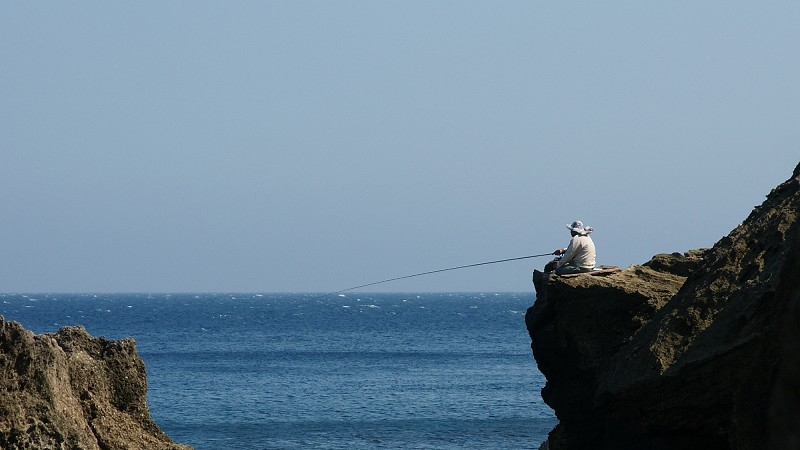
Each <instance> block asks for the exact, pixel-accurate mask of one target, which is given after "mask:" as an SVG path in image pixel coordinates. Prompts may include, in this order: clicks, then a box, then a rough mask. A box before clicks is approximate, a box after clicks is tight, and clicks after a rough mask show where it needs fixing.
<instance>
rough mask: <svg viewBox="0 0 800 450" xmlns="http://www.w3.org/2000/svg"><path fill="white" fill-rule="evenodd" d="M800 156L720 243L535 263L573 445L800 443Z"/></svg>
mask: <svg viewBox="0 0 800 450" xmlns="http://www.w3.org/2000/svg"><path fill="white" fill-rule="evenodd" d="M799 213H800V165H798V166H797V168H795V170H794V173H793V175H792V177H791V178H790V179H789V180H787V181H786V182H784V183H782V184H781V185H779V186H778V187H776V188H775V189H773V190H772V192H770V194H769V195H768V196H767V199H766V200H765V202H764V203H763V204H762V205H760V206H758V207H756V208H755V209H754V210H753V211H752V212H751V214H750V215H749V216H748V217H747V219H746V220H745V221H744V222H743V223H742V224H741V225H740V226H738V227H737V228H736V229H734V230H733V231H732V232H731V233H730V234H729V235H728V236H726V237H724V238H723V239H721V240H720V241H719V242H717V243H716V244H715V245H714V246H713V248H710V249H704V250H696V251H691V252H687V253H684V254H681V253H673V254H663V255H657V256H656V257H654V258H653V259H652V260H651V261H649V262H647V263H645V264H644V265H641V266H632V267H629V268H627V269H624V270H622V271H621V272H618V273H615V274H610V275H606V276H591V275H588V274H587V275H581V276H577V277H574V278H560V277H555V278H554V277H552V276H550V277H547V278H545V277H544V276H543V274H541V273H540V272H534V285H535V287H536V293H537V295H536V301H535V303H534V305H533V306H532V307H531V308H529V309H528V312H527V314H526V317H525V321H526V325H527V327H528V331H529V333H530V336H531V348H532V349H533V354H534V357H535V358H536V362H537V364H538V366H539V369H540V370H541V372H542V373H543V374H544V375H545V377H546V378H547V384H546V386H545V388H544V389H543V390H542V397H543V399H544V400H545V402H546V403H547V404H548V405H550V406H551V407H552V408H553V409H554V411H555V413H556V415H557V417H558V419H559V422H560V423H559V425H558V426H557V427H556V428H555V429H554V430H553V431H552V432H551V433H550V435H549V438H548V441H547V442H546V443H545V444H544V445H543V446H544V447H547V448H549V449H550V450H561V449H586V448H592V449H622V450H624V449H645V448H646V449H655V450H658V449H689V448H702V449H748V450H749V449H767V448H769V449H795V448H800V431H798V430H800V382H799V381H798V380H800V351H798V350H800V237H799V236H800V222H798V214H799Z"/></svg>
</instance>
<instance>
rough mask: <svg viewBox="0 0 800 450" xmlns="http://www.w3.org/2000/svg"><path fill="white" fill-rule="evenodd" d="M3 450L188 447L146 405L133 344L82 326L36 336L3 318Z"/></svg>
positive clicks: (142, 371)
mask: <svg viewBox="0 0 800 450" xmlns="http://www.w3.org/2000/svg"><path fill="white" fill-rule="evenodd" d="M0 389H2V396H0V448H2V449H7V450H11V449H81V450H93V449H98V450H99V449H102V450H110V449H131V450H134V449H141V450H154V449H164V450H167V449H170V450H172V449H175V450H178V449H189V448H190V447H188V446H184V445H178V444H175V443H173V442H172V441H171V440H170V439H169V438H168V437H167V436H166V435H165V434H164V433H163V432H162V431H161V430H160V429H159V428H158V426H157V425H156V424H155V422H153V420H152V418H151V417H150V411H149V410H148V407H147V399H146V393H147V379H146V373H145V367H144V363H143V362H142V360H141V358H140V357H139V355H138V354H137V353H136V344H135V343H134V341H133V340H131V339H123V340H120V341H109V340H106V339H104V338H95V337H92V336H90V335H89V334H88V333H87V332H86V330H84V329H83V328H81V327H65V328H62V329H61V330H60V331H59V332H58V333H55V334H43V335H35V334H33V333H32V332H30V331H27V330H25V329H23V328H22V326H21V325H20V324H18V323H16V322H6V321H5V320H4V319H3V318H2V317H0Z"/></svg>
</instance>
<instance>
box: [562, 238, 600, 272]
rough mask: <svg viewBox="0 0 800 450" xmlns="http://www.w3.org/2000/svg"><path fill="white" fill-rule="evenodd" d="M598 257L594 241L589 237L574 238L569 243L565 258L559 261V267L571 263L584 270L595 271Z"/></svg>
mask: <svg viewBox="0 0 800 450" xmlns="http://www.w3.org/2000/svg"><path fill="white" fill-rule="evenodd" d="M596 257H597V253H596V252H595V250H594V241H592V238H590V237H589V235H577V236H573V237H572V240H570V241H569V245H568V246H567V250H566V252H565V253H564V256H562V257H561V260H559V261H558V266H557V267H561V266H563V265H564V264H567V263H570V262H571V263H572V264H574V265H576V266H578V267H581V268H584V269H594V265H595V258H596Z"/></svg>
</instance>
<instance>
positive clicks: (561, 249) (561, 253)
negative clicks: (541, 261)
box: [553, 248, 567, 255]
mask: <svg viewBox="0 0 800 450" xmlns="http://www.w3.org/2000/svg"><path fill="white" fill-rule="evenodd" d="M564 253H567V251H566V250H564V249H563V248H560V249H558V250H556V251H554V252H553V254H554V255H563V254H564Z"/></svg>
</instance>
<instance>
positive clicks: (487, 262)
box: [312, 253, 553, 300]
mask: <svg viewBox="0 0 800 450" xmlns="http://www.w3.org/2000/svg"><path fill="white" fill-rule="evenodd" d="M552 254H553V253H542V254H541V255H529V256H520V257H517V258H508V259H498V260H496V261H486V262H480V263H475V264H467V265H465V266H456V267H448V268H446V269H438V270H430V271H428V272H420V273H414V274H411V275H404V276H402V277H395V278H389V279H387V280H381V281H375V282H373V283H367V284H362V285H359V286H353V287H349V288H347V289H342V290H341V291H336V292H330V293H328V294H325V295H320V296H318V297H314V299H317V298H322V297H327V296H329V295H336V294H341V293H342V292H347V291H353V290H355V289H361V288H364V287H367V286H375V285H376V284H383V283H388V282H390V281H397V280H404V279H406V278H413V277H419V276H422V275H430V274H432V273H439V272H447V271H448V270H457V269H466V268H467V267H477V266H485V265H487V264H497V263H503V262H508V261H518V260H520V259H529V258H539V257H541V256H549V255H552ZM312 300H313V299H312Z"/></svg>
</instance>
